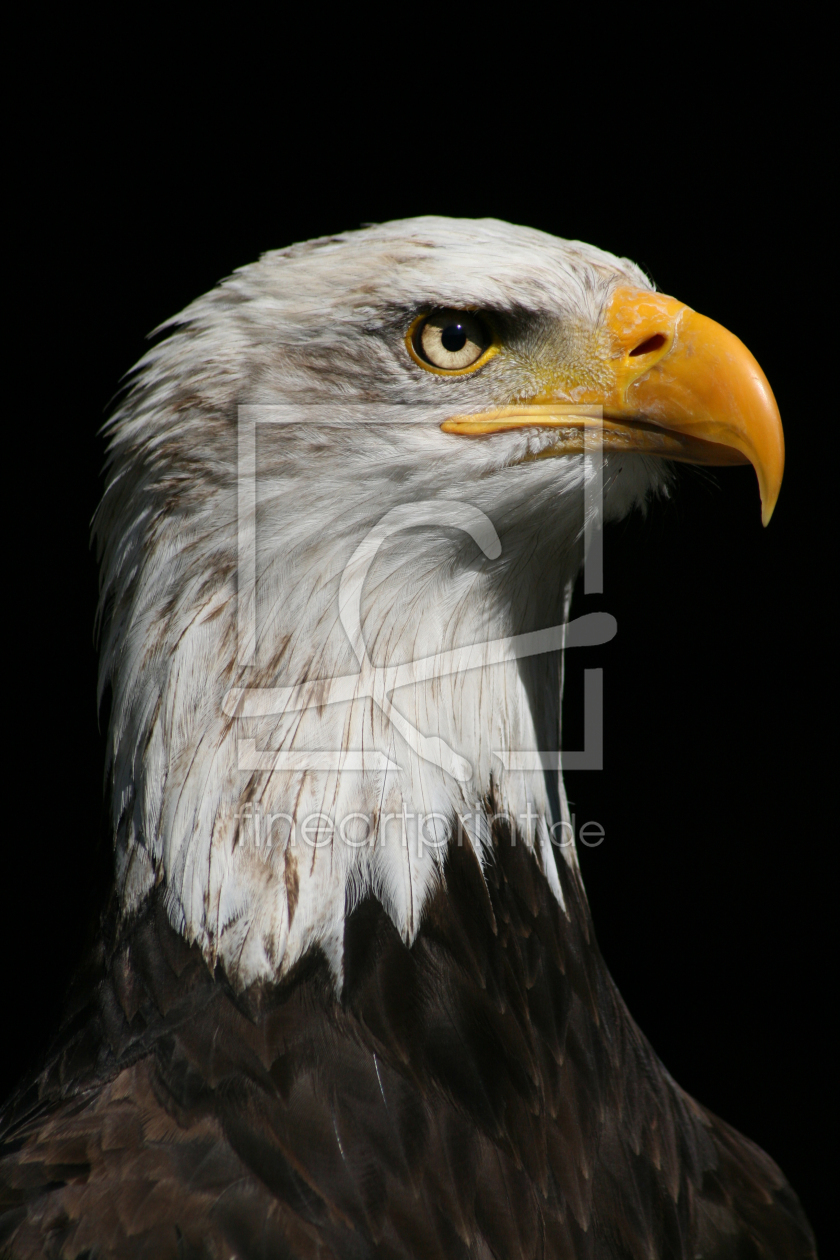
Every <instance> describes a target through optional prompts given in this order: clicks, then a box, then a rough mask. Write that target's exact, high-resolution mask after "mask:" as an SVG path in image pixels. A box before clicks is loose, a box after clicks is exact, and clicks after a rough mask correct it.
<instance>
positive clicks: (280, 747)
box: [95, 218, 783, 986]
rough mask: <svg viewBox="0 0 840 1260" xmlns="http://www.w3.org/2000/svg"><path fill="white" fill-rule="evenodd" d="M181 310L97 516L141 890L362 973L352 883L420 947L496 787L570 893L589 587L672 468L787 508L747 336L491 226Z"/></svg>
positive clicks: (191, 928) (294, 266)
mask: <svg viewBox="0 0 840 1260" xmlns="http://www.w3.org/2000/svg"><path fill="white" fill-rule="evenodd" d="M162 331H163V332H165V334H166V335H165V337H164V338H163V339H162V340H160V341H159V342H158V343H157V344H156V345H155V346H154V347H153V348H152V349H151V350H150V351H149V352H148V354H147V355H146V356H145V357H144V358H143V359H142V360H141V362H140V363H139V364H138V365H137V367H136V369H135V371H134V374H133V376H132V378H131V383H130V387H129V388H128V390H127V393H126V395H125V398H124V401H123V402H122V404H121V405H120V406H119V409H118V410H117V412H116V414H115V415H114V417H113V419H112V420H111V421H110V423H109V426H108V432H109V437H110V447H109V465H108V480H107V488H106V491H105V495H104V498H103V501H102V504H101V507H100V509H99V512H98V515H97V517H96V522H95V533H96V537H97V540H98V547H99V552H100V557H101V566H102V602H101V609H100V615H101V621H102V667H101V685H102V687H103V688H104V687H105V686H109V687H110V690H111V712H110V728H109V766H110V775H111V781H112V802H113V805H112V812H113V827H114V835H115V843H116V852H117V878H118V889H119V895H120V898H121V903H122V907H123V911H124V913H125V914H126V915H131V914H132V913H133V912H134V911H135V910H136V908H137V907H138V906H139V905H140V904H141V903H142V902H143V901H144V899H145V898H146V897H147V896H148V894H149V893H150V890H151V889H152V888H153V887H154V886H155V885H157V884H163V885H164V886H165V896H166V904H167V907H168V911H169V915H170V918H171V920H172V923H173V924H174V925H175V926H176V927H177V928H178V930H179V931H181V932H182V933H183V934H184V935H185V936H186V937H187V938H188V939H189V940H190V941H197V942H199V944H200V946H201V948H202V950H203V951H204V954H205V956H206V957H207V959H208V961H210V962H212V963H216V962H221V963H222V964H223V966H224V968H225V970H226V972H227V974H228V976H229V977H230V978H231V980H232V982H233V983H235V984H237V985H241V986H244V985H248V984H251V983H253V982H254V981H258V980H264V979H272V978H277V977H279V976H282V975H283V974H284V973H286V972H287V971H288V969H289V968H290V967H291V966H292V965H293V964H294V962H295V961H296V960H298V959H299V958H300V957H301V956H302V955H303V954H304V952H305V951H306V950H307V949H309V948H311V947H313V946H317V947H319V948H320V949H322V950H323V952H324V954H325V955H326V957H327V958H328V959H329V961H330V963H331V965H332V968H333V971H334V974H335V976H336V978H337V980H339V981H340V978H341V974H342V949H343V925H344V919H345V915H346V914H347V913H348V911H349V910H351V909H352V907H353V906H354V905H356V904H357V903H358V901H359V899H360V898H362V897H363V896H367V895H370V894H373V895H374V896H375V897H377V898H378V899H379V900H380V902H381V904H382V905H383V907H384V908H385V910H386V911H387V913H388V915H389V916H390V917H391V919H392V920H393V922H394V924H395V925H396V926H397V928H398V929H399V931H400V932H401V934H402V935H403V938H404V939H405V940H406V942H408V943H410V942H411V941H412V940H413V938H414V935H415V933H416V932H417V930H418V927H419V923H420V919H421V916H422V914H423V910H424V906H425V905H426V904H427V902H428V899H429V896H430V893H431V892H432V891H433V890H434V889H435V888H436V887H438V886H439V885H440V883H441V881H444V880H445V872H444V858H445V853H446V849H447V846H448V845H450V844H452V843H455V842H457V843H463V844H466V845H468V846H470V847H471V848H472V849H473V851H474V853H475V856H476V859H477V861H478V862H479V863H480V864H481V865H482V867H485V866H486V863H487V862H488V861H490V860H491V857H490V845H489V840H488V837H489V834H490V825H491V823H492V819H493V816H494V815H498V814H500V813H501V814H504V815H505V816H506V817H507V818H509V819H511V820H512V826H513V828H514V831H515V833H516V834H517V835H519V836H521V838H522V843H524V844H527V845H529V846H530V847H531V848H532V849H533V852H534V855H535V857H536V860H537V862H538V863H539V864H540V866H541V868H542V869H543V871H544V872H545V875H546V877H547V879H548V880H549V883H550V884H551V887H552V888H553V890H554V893H555V896H556V897H557V899H558V900H559V901H560V902H561V904H562V900H563V894H562V889H561V883H560V881H559V879H558V875H557V863H558V862H559V863H565V864H566V868H568V870H569V871H571V872H572V873H573V874H574V876H575V878H576V877H577V876H576V866H575V854H574V846H573V844H569V843H568V842H567V837H568V811H567V806H566V801H565V796H564V792H563V784H562V778H561V776H560V773H559V764H558V756H559V750H560V748H561V742H560V694H561V685H562V659H563V648H564V646H566V647H568V646H570V645H571V643H572V641H573V634H574V623H571V625H572V629H569V626H570V622H569V603H570V596H571V589H572V584H573V582H574V580H575V577H576V575H577V573H578V571H579V569H580V567H581V564H582V563H583V562H584V560H585V557H586V554H587V548H588V547H589V546H590V545H593V542H592V540H593V539H597V537H598V530H599V529H600V526H601V525H602V524H603V523H604V522H605V521H608V520H615V519H618V518H620V517H622V516H624V515H625V514H626V513H628V512H629V511H630V510H631V509H633V508H634V507H639V508H642V509H644V507H645V505H646V503H647V502H648V500H649V499H650V498H651V497H652V496H654V495H657V494H666V493H667V492H668V487H669V484H670V479H671V476H672V471H671V470H672V467H673V463H674V461H688V462H693V463H701V464H712V465H715V464H727V463H742V462H751V463H752V464H753V465H754V467H755V469H756V472H757V474H758V480H759V488H760V493H761V500H762V505H763V513H764V519H765V521H766V520H767V519H769V516H770V513H771V512H772V509H773V505H774V503H775V500H776V497H777V495H778V491H779V485H780V482H781V476H782V466H783V444H782V434H781V425H780V421H779V416H778V411H777V409H776V405H775V402H774V400H773V396H772V394H771V392H770V389H769V386H768V385H767V382H766V380H765V378H764V376H763V374H762V372H761V370H760V368H759V367H758V365H757V364H756V363H755V361H754V359H753V358H752V356H751V355H750V354H749V352H748V351H747V349H746V348H745V347H744V346H743V345H742V344H741V343H740V342H739V341H738V340H737V338H735V337H734V336H732V335H731V334H730V333H728V332H726V331H725V330H724V329H723V328H721V327H720V326H719V325H717V324H714V323H713V322H712V321H710V320H708V319H705V318H704V317H702V316H701V315H698V314H697V313H695V312H694V311H692V310H691V309H690V308H689V307H687V306H685V305H683V304H682V303H680V302H678V301H676V300H674V299H673V298H670V297H666V296H664V295H662V294H659V293H657V292H656V291H655V289H654V288H653V286H652V285H651V283H650V281H649V280H648V279H647V277H646V276H645V275H644V274H643V273H642V272H641V271H640V270H639V268H638V267H636V266H635V265H634V264H632V263H630V262H628V261H627V260H626V259H620V258H616V257H613V256H612V255H610V254H607V253H604V252H603V251H601V250H598V249H595V248H593V247H592V246H590V245H585V244H581V243H579V242H574V241H564V240H559V239H556V238H554V237H552V236H548V235H545V234H544V233H542V232H538V231H534V230H531V229H526V228H521V227H513V226H510V225H509V224H505V223H500V222H496V221H493V220H482V221H470V220H451V219H445V218H417V219H410V220H405V221H401V222H394V223H386V224H382V225H376V226H371V227H367V228H364V229H363V230H361V231H357V232H348V233H345V234H342V235H339V236H334V237H329V238H324V239H321V240H315V241H309V242H306V243H304V244H299V245H294V246H292V247H290V248H288V249H282V250H278V251H275V252H272V253H268V254H266V255H264V256H263V257H262V258H261V259H260V260H259V262H257V263H254V264H253V265H251V266H248V267H244V268H242V269H241V270H240V271H237V272H236V273H235V274H234V275H233V276H232V277H230V278H229V279H228V280H226V281H224V282H223V283H222V284H220V285H219V286H218V287H217V288H216V289H214V290H213V291H212V292H210V293H208V294H206V295H205V296H204V297H202V298H200V299H199V300H198V301H196V302H194V303H192V305H190V306H189V307H187V309H186V310H185V311H183V312H182V313H181V314H180V315H178V316H177V317H175V318H174V319H173V320H171V321H169V323H168V324H166V325H165V326H164V329H163V330H162ZM584 620H585V619H584ZM607 620H609V619H607ZM604 625H605V623H604V620H603V619H602V620H601V621H600V622H598V624H597V625H594V623H593V625H590V627H589V628H590V631H591V632H592V633H595V634H596V635H597V634H601V635H602V637H603V635H605V634H609V633H611V632H612V631H610V630H608V629H605V628H604ZM593 627H594V628H593ZM585 629H586V627H583V629H580V628H579V633H578V637H577V640H575V641H585V635H584V638H583V639H582V638H581V634H583V630H585Z"/></svg>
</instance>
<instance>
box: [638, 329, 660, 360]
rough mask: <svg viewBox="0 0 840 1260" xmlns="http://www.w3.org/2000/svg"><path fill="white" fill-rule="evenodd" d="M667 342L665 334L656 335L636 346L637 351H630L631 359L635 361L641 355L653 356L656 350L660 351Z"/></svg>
mask: <svg viewBox="0 0 840 1260" xmlns="http://www.w3.org/2000/svg"><path fill="white" fill-rule="evenodd" d="M666 340H667V338H666V336H665V334H664V333H654V334H653V336H652V337H648V339H647V340H646V341H643V342H641V343H640V344H639V345H638V346H636V349H635V350H631V351H630V358H631V359H635V358H636V356H637V355H639V354H651V353H652V352H653V351H654V350H659V349H660V348H661V347H662V346H664V345H665V342H666Z"/></svg>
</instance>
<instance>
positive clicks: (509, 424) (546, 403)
mask: <svg viewBox="0 0 840 1260" xmlns="http://www.w3.org/2000/svg"><path fill="white" fill-rule="evenodd" d="M596 358H597V362H594V363H593V362H592V361H591V359H589V360H588V361H587V364H586V370H585V377H584V378H583V380H582V381H576V380H575V379H574V378H572V379H563V380H562V381H558V382H557V383H556V384H552V386H551V388H550V389H549V390H548V391H547V392H546V393H544V394H541V395H539V396H538V397H535V398H534V399H532V400H531V401H530V402H528V403H524V404H520V405H517V406H511V407H501V408H498V409H497V410H495V411H486V412H481V413H479V414H476V415H462V416H452V417H451V418H450V419H449V420H447V421H446V422H445V423H444V424H443V425H441V428H442V429H443V431H444V432H445V433H458V434H463V435H465V436H471V437H479V436H483V435H487V434H491V433H499V432H501V431H503V430H505V429H516V428H551V429H558V430H561V431H562V434H561V433H558V439H559V440H558V443H557V445H556V446H554V447H552V448H551V449H550V450H549V451H547V452H545V454H547V455H564V454H573V453H577V452H580V451H582V450H583V449H585V447H586V445H587V440H586V431H587V430H592V429H597V430H599V431H600V432H599V435H598V436H599V440H600V442H601V443H602V444H603V449H604V451H607V452H610V451H621V452H634V453H641V454H645V455H659V456H662V457H663V458H665V459H676V460H683V461H687V462H689V463H694V464H744V463H750V464H752V465H753V467H754V468H755V471H756V473H757V475H758V485H759V490H760V492H761V505H762V513H761V515H762V520H763V522H764V524H765V525H766V524H767V523H768V521H769V520H770V517H771V516H772V514H773V508H774V507H775V506H776V500H777V499H778V497H779V489H780V487H781V484H782V473H783V471H784V464H785V447H784V436H783V434H782V421H781V417H780V415H779V409H778V407H777V406H776V400H775V398H774V397H773V393H772V390H771V389H770V386H769V384H768V383H767V378H766V377H765V375H764V373H763V372H762V370H761V368H760V367H759V366H758V364H757V363H756V361H755V359H754V358H753V356H752V355H751V354H750V352H749V350H748V349H747V347H746V346H745V345H744V344H743V342H741V341H739V340H738V338H737V337H735V336H733V334H732V333H731V332H727V330H726V329H725V328H723V327H722V326H721V325H720V324H716V323H715V322H714V320H711V319H706V317H705V316H704V315H698V314H697V312H696V311H692V310H691V309H690V308H689V307H688V306H684V305H683V303H682V302H677V301H676V300H675V299H674V298H671V297H666V296H665V294H662V293H650V292H647V291H645V290H643V289H635V288H631V287H629V286H622V287H621V288H619V289H616V290H615V292H614V293H613V295H612V298H611V300H610V303H609V306H608V307H607V310H606V317H605V320H604V324H603V333H602V336H601V338H600V342H599V345H598V348H597V351H596ZM582 375H583V374H582ZM593 380H596V381H597V382H598V383H597V384H594V383H593ZM598 408H600V409H601V415H600V416H598V415H597V409H598ZM593 410H594V411H595V414H594V415H593ZM587 411H589V414H588V415H587V414H586V413H587Z"/></svg>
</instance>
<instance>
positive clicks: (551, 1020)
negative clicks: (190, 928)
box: [0, 833, 815, 1260]
mask: <svg viewBox="0 0 840 1260" xmlns="http://www.w3.org/2000/svg"><path fill="white" fill-rule="evenodd" d="M515 841H516V838H515V837H511V836H510V835H509V834H506V833H504V834H503V833H497V834H496V835H495V836H494V849H495V862H494V864H493V866H492V867H491V868H490V870H489V872H488V873H487V880H486V882H485V878H484V877H483V876H482V873H481V871H480V869H479V867H478V864H477V862H476V859H475V857H474V856H473V854H472V850H471V849H470V848H469V847H468V846H467V845H464V846H463V847H462V846H460V845H458V844H457V843H456V842H455V841H453V842H452V844H451V845H450V848H449V854H448V859H447V867H446V886H445V887H442V888H441V889H440V890H439V891H438V893H437V894H436V895H435V897H434V898H433V900H432V901H431V903H430V905H429V906H428V909H427V912H426V914H425V916H424V921H423V926H422V929H421V931H420V934H419V937H418V938H417V940H416V941H415V943H414V945H413V946H412V947H411V948H408V947H406V945H405V944H404V943H403V942H402V940H401V939H400V937H399V935H398V934H397V932H396V929H395V928H394V926H393V924H392V923H391V921H390V919H389V918H388V917H387V915H386V914H385V913H384V911H383V910H382V909H381V907H380V906H379V905H378V903H377V902H375V901H374V900H372V899H371V900H368V901H366V902H364V903H363V904H362V905H361V906H359V907H358V908H357V909H355V910H354V911H353V912H352V913H351V914H349V916H348V917H347V922H346V936H345V982H344V989H343V993H342V995H341V996H340V997H339V996H337V995H336V993H335V990H334V985H333V983H332V979H331V976H330V973H329V969H328V967H327V965H326V963H325V962H324V961H323V959H322V958H321V957H320V955H319V954H318V952H317V951H316V952H314V953H311V954H310V955H309V956H308V957H307V958H306V959H304V960H303V962H302V964H300V965H299V966H298V968H297V969H296V971H295V973H294V974H293V975H292V976H290V977H289V978H288V979H287V980H286V981H284V983H283V984H282V985H280V986H277V987H274V988H271V987H264V988H261V989H259V990H252V991H250V992H248V993H247V994H245V995H237V994H236V993H235V992H234V991H233V990H232V989H231V987H230V986H229V985H228V984H227V983H226V981H225V978H224V976H223V975H221V974H219V973H217V974H216V975H215V976H214V975H213V974H211V972H210V970H209V969H208V967H207V965H206V964H205V962H204V960H203V958H202V956H201V954H200V952H199V951H198V949H197V948H191V947H189V946H188V945H187V944H186V943H185V942H184V941H183V940H182V939H181V938H180V937H179V936H178V934H177V933H176V932H175V931H174V930H173V929H172V927H171V926H170V924H169V922H168V919H167V916H166V913H165V911H164V909H163V906H162V902H161V898H160V895H156V896H155V897H154V898H153V899H152V901H151V903H150V904H149V905H148V906H147V908H146V910H145V912H144V913H143V914H142V916H141V917H139V918H138V919H137V920H136V921H135V922H134V924H133V926H132V927H131V928H130V930H128V931H123V932H122V934H121V935H120V936H119V938H114V939H112V940H111V942H110V944H107V943H103V944H102V946H101V948H100V951H99V955H98V963H97V966H98V975H97V976H95V977H94V978H93V983H92V984H91V985H90V986H89V989H88V998H87V999H86V1001H83V1002H81V1003H80V1004H78V1003H77V1009H76V1011H75V1014H74V1015H73V1016H72V1017H71V1018H70V1020H69V1021H68V1023H67V1025H66V1027H65V1030H64V1032H63V1033H62V1036H61V1038H60V1041H59V1045H58V1048H57V1049H56V1050H55V1051H54V1053H53V1054H52V1056H51V1058H50V1059H49V1061H48V1064H47V1066H46V1068H45V1070H44V1071H43V1072H42V1074H41V1075H40V1076H39V1077H38V1079H37V1080H36V1081H35V1082H34V1083H33V1084H32V1085H31V1086H30V1087H29V1089H28V1090H26V1091H24V1092H21V1093H20V1094H19V1095H18V1096H17V1097H16V1098H15V1099H14V1100H12V1102H11V1104H10V1105H9V1106H8V1108H7V1109H6V1112H5V1115H4V1117H3V1121H2V1134H3V1144H2V1145H0V1253H2V1254H7V1255H9V1256H13V1257H42V1256H46V1257H62V1258H70V1257H76V1258H78V1257H90V1258H91V1260H95V1258H98V1257H102V1258H103V1260H104V1258H105V1257H114V1258H117V1257H132V1258H134V1257H137V1258H139V1257H148V1260H165V1258H169V1257H172V1260H175V1258H176V1257H178V1258H180V1257H183V1258H186V1257H214V1258H216V1257H218V1258H219V1260H221V1258H222V1257H224V1258H225V1260H227V1257H231V1256H236V1257H241V1258H242V1260H246V1258H247V1260H256V1258H257V1257H265V1258H266V1260H268V1258H269V1257H271V1258H272V1260H278V1258H280V1257H296V1258H298V1260H315V1258H316V1257H317V1258H319V1260H330V1258H333V1257H336V1258H337V1257H341V1258H342V1260H351V1258H352V1260H355V1258H357V1257H358V1258H359V1260H362V1258H363V1257H377V1258H382V1260H385V1258H386V1257H388V1258H392V1257H393V1258H394V1260H397V1258H399V1257H412V1258H415V1257H416V1258H417V1260H421V1258H422V1260H427V1258H428V1260H433V1258H438V1257H442V1256H447V1257H453V1258H454V1257H459V1258H460V1257H463V1258H464V1260H466V1258H467V1257H469V1258H471V1260H472V1258H475V1260H478V1258H479V1257H480V1258H481V1260H490V1258H491V1257H494V1258H496V1260H532V1258H536V1257H545V1258H546V1260H548V1258H549V1257H558V1258H560V1257H563V1258H564V1260H565V1258H568V1260H572V1258H575V1260H579V1258H583V1257H593V1258H595V1257H597V1258H598V1260H602V1258H606V1257H622V1258H624V1257H626V1258H627V1260H631V1258H632V1260H650V1258H652V1257H668V1258H671V1257H673V1258H677V1257H720V1258H721V1260H726V1258H727V1257H732V1260H735V1258H736V1257H737V1258H739V1260H740V1258H743V1260H747V1258H754V1260H758V1258H759V1257H807V1256H811V1255H814V1254H815V1252H814V1244H813V1238H812V1236H811V1233H810V1230H809V1227H808V1225H807V1223H806V1221H805V1218H804V1216H803V1214H802V1212H801V1209H800V1207H799V1204H798V1202H797V1199H796V1196H795V1195H794V1193H793V1192H792V1190H791V1189H790V1187H789V1186H788V1185H787V1183H786V1181H785V1179H784V1177H783V1176H782V1174H781V1173H780V1172H779V1170H778V1168H777V1167H776V1166H775V1164H774V1163H773V1162H772V1161H771V1160H770V1159H769V1158H768V1157H767V1156H766V1155H765V1154H764V1153H763V1152H762V1151H760V1150H759V1149H758V1148H757V1147H755V1146H754V1145H753V1144H752V1143H751V1142H749V1141H748V1140H746V1139H745V1138H743V1137H741V1136H740V1135H739V1134H737V1133H735V1132H734V1131H733V1130H732V1129H730V1128H729V1127H728V1126H727V1125H725V1124H724V1123H722V1122H721V1121H719V1120H717V1119H716V1118H715V1117H713V1116H711V1115H710V1114H709V1113H708V1112H706V1111H705V1110H704V1109H703V1108H702V1107H700V1106H698V1105H697V1104H696V1103H695V1102H693V1101H692V1100H691V1099H690V1098H688V1097H687V1096H686V1095H685V1094H684V1093H683V1092H682V1091H681V1090H680V1089H679V1087H678V1086H677V1085H675V1084H674V1082H673V1081H672V1080H671V1079H670V1077H669V1076H668V1074H667V1073H666V1072H665V1070H664V1069H663V1068H662V1066H661V1064H660V1063H659V1061H658V1060H657V1058H656V1056H655V1055H654V1053H653V1051H652V1050H651V1049H650V1047H649V1045H648V1044H647V1042H646V1041H645V1039H644V1037H643V1036H642V1035H641V1033H640V1032H639V1031H638V1029H637V1028H636V1026H635V1024H634V1023H633V1021H632V1020H631V1018H630V1016H629V1015H628V1013H627V1011H626V1009H625V1007H624V1005H623V1003H622V1001H621V998H620V996H619V995H618V993H617V991H616V989H615V986H614V985H613V983H612V980H611V978H610V976H609V973H608V972H607V970H606V967H605V965H604V963H603V961H602V959H601V956H600V954H599V952H598V949H597V945H596V943H595V941H594V938H593V936H592V929H591V923H590V919H589V911H588V907H587V905H586V900H585V897H584V895H583V892H582V889H581V887H580V885H579V883H578V882H577V879H576V876H575V875H574V874H573V873H572V872H571V871H570V869H569V868H568V866H567V864H566V863H565V862H560V863H559V868H560V878H561V881H562V882H563V891H564V895H565V899H566V904H567V906H568V908H569V911H568V916H567V915H565V914H564V913H563V910H562V909H561V908H560V907H559V906H558V904H557V902H556V900H555V898H554V896H553V895H552V893H551V891H550V889H549V887H548V884H547V881H546V879H545V877H544V875H543V874H542V872H541V871H540V869H539V866H538V864H537V862H536V860H535V858H534V856H533V855H532V853H530V852H529V851H528V849H527V847H526V846H525V845H524V844H522V843H519V844H517V843H516V842H515Z"/></svg>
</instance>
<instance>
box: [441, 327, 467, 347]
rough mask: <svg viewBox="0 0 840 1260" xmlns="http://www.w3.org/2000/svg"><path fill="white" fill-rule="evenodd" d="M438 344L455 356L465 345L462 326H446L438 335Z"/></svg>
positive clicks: (465, 340) (465, 337)
mask: <svg viewBox="0 0 840 1260" xmlns="http://www.w3.org/2000/svg"><path fill="white" fill-rule="evenodd" d="M440 343H441V345H442V346H443V348H444V350H448V351H449V353H450V354H457V353H458V351H459V350H463V348H464V346H465V345H466V344H467V334H466V333H465V332H464V327H463V324H447V326H446V328H444V330H443V332H442V333H441V335H440Z"/></svg>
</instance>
